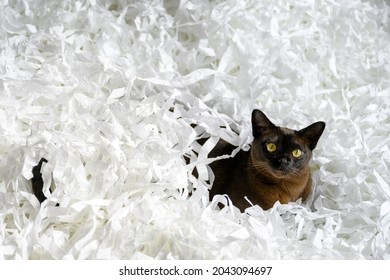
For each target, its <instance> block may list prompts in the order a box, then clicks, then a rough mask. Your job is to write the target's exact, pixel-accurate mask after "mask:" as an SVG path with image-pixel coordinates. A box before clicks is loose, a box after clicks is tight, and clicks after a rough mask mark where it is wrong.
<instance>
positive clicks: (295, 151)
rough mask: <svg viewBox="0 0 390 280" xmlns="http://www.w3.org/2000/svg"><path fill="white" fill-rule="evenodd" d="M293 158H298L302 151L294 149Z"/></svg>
mask: <svg viewBox="0 0 390 280" xmlns="http://www.w3.org/2000/svg"><path fill="white" fill-rule="evenodd" d="M292 155H293V157H296V158H299V157H300V156H301V155H302V151H301V150H300V149H295V150H294V151H292Z"/></svg>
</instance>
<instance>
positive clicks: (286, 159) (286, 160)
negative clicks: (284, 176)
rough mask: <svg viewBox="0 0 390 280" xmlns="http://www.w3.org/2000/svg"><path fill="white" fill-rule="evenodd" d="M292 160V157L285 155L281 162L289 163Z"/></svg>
mask: <svg viewBox="0 0 390 280" xmlns="http://www.w3.org/2000/svg"><path fill="white" fill-rule="evenodd" d="M290 161H291V159H290V158H288V157H284V158H282V162H281V163H283V164H289V163H290Z"/></svg>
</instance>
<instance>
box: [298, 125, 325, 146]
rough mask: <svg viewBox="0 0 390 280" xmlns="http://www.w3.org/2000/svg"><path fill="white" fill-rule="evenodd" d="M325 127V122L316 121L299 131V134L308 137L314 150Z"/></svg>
mask: <svg viewBox="0 0 390 280" xmlns="http://www.w3.org/2000/svg"><path fill="white" fill-rule="evenodd" d="M324 129H325V123H324V122H316V123H313V124H311V125H309V126H308V127H306V128H304V129H301V130H300V131H298V134H299V135H300V136H302V137H303V138H305V139H306V141H307V143H308V147H309V149H310V150H314V148H315V147H316V146H317V142H318V140H319V139H320V137H321V135H322V132H323V131H324Z"/></svg>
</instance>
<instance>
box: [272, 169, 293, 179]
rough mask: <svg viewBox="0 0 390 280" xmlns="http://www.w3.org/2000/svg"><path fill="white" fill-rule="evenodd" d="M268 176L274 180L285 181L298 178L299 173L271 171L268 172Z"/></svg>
mask: <svg viewBox="0 0 390 280" xmlns="http://www.w3.org/2000/svg"><path fill="white" fill-rule="evenodd" d="M269 173H270V175H272V176H273V177H274V178H275V179H286V178H291V177H299V174H300V172H296V171H292V170H280V169H272V170H269Z"/></svg>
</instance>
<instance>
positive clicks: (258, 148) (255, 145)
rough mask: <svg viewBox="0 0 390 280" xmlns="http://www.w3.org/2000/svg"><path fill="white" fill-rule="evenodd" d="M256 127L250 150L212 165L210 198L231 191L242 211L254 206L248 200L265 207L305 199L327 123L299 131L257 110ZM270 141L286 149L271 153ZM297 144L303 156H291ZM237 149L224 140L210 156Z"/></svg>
mask: <svg viewBox="0 0 390 280" xmlns="http://www.w3.org/2000/svg"><path fill="white" fill-rule="evenodd" d="M252 128H253V131H252V132H253V136H254V140H253V142H252V144H251V148H250V150H249V151H243V150H241V151H240V152H238V153H237V154H236V155H235V156H234V157H233V158H228V159H222V160H218V161H215V162H213V163H211V164H210V167H211V169H212V170H213V172H214V175H215V181H214V183H213V186H212V189H211V190H210V199H211V198H212V197H213V196H214V195H216V194H227V195H228V196H229V197H230V199H231V200H232V202H233V204H234V205H235V206H236V207H238V208H239V209H240V210H241V211H244V210H245V209H246V208H247V207H249V206H251V204H250V203H249V202H248V201H247V199H248V200H250V201H251V203H253V204H257V205H259V206H261V207H262V208H263V209H269V208H271V207H272V206H273V205H274V204H275V202H276V201H280V203H288V202H293V201H296V200H297V199H299V198H302V199H303V200H305V199H306V198H307V197H308V195H309V193H310V191H311V175H310V169H309V165H308V163H309V160H310V158H311V155H312V150H313V149H314V148H315V147H316V144H317V141H318V139H319V137H320V136H321V134H322V132H323V130H324V128H325V123H323V122H317V123H314V124H312V125H310V126H308V127H307V128H305V129H302V130H300V131H295V130H292V129H288V128H282V127H277V126H275V125H274V124H273V123H272V122H271V121H269V120H268V118H267V117H266V116H265V115H264V113H263V112H261V111H260V110H254V111H253V113H252ZM269 142H276V143H277V146H280V147H281V148H282V150H280V151H277V152H275V154H273V155H269V152H267V150H266V148H265V145H266V143H269ZM297 147H299V148H300V149H301V150H302V152H303V153H302V157H300V158H299V159H296V158H294V157H293V156H292V155H291V150H293V149H295V148H297ZM235 148H236V147H235V146H233V145H231V144H229V143H227V142H225V141H223V140H221V141H220V142H219V143H218V144H217V146H216V147H215V148H214V149H213V150H212V151H211V153H210V155H209V157H216V156H219V155H223V154H231V152H232V151H233V149H235ZM246 198H247V199H246Z"/></svg>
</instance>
